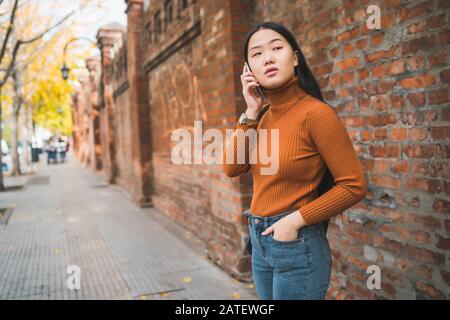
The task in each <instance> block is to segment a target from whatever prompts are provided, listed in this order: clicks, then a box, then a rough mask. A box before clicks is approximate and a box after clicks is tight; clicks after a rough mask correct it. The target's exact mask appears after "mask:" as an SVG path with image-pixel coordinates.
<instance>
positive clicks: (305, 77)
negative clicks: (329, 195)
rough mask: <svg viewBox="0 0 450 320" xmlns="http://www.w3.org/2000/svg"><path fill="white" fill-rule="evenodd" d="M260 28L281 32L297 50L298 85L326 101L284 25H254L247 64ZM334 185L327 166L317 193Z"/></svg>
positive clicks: (246, 42) (248, 34)
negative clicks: (253, 40)
mask: <svg viewBox="0 0 450 320" xmlns="http://www.w3.org/2000/svg"><path fill="white" fill-rule="evenodd" d="M260 29H272V30H274V31H276V32H278V33H279V34H281V35H282V36H283V37H284V38H285V39H286V40H287V42H288V43H289V45H290V46H291V48H292V50H293V51H294V52H295V54H296V56H297V61H298V64H297V66H296V67H294V72H295V75H297V77H298V85H299V86H300V88H301V89H303V91H305V92H306V93H307V94H309V95H310V96H312V97H314V98H316V99H318V100H320V101H322V102H325V101H324V99H323V96H322V91H321V90H320V87H319V84H318V83H317V81H316V79H315V78H314V75H313V74H312V72H311V70H310V69H309V67H308V64H307V63H306V59H305V56H304V55H303V52H302V49H300V45H299V44H298V42H297V40H296V39H295V37H294V35H293V34H292V33H291V32H290V31H289V30H288V29H287V28H286V27H284V26H283V25H281V24H279V23H276V22H272V21H267V22H263V23H260V24H257V25H256V26H254V27H253V28H252V29H250V31H249V32H248V33H247V35H246V36H245V40H244V48H243V56H244V60H245V62H247V65H249V66H250V64H249V63H248V52H247V51H248V43H249V41H250V38H251V36H252V35H253V34H254V33H255V32H257V31H258V30H260ZM267 110H268V106H266V107H264V108H263V109H262V110H261V112H260V113H259V114H258V120H260V119H261V117H262V116H263V114H264V113H265V112H266V111H267ZM333 185H334V178H333V176H332V175H331V172H330V170H329V169H328V167H327V170H326V171H325V175H324V177H323V179H322V181H321V183H320V184H319V186H318V188H317V193H318V195H319V196H321V195H322V194H324V193H325V192H327V191H328V190H329V189H331V188H332V187H333ZM328 222H329V220H327V221H326V223H325V232H326V229H327V227H328Z"/></svg>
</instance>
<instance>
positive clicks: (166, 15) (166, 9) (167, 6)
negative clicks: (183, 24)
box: [164, 0, 173, 28]
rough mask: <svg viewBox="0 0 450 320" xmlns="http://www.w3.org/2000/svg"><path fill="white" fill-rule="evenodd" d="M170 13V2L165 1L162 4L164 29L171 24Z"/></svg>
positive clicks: (171, 9)
mask: <svg viewBox="0 0 450 320" xmlns="http://www.w3.org/2000/svg"><path fill="white" fill-rule="evenodd" d="M172 12H173V4H172V0H167V1H166V2H165V3H164V21H165V25H166V28H167V25H168V24H169V23H171V22H172V20H173V16H172Z"/></svg>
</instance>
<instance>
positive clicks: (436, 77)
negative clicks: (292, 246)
mask: <svg viewBox="0 0 450 320" xmlns="http://www.w3.org/2000/svg"><path fill="white" fill-rule="evenodd" d="M188 3H189V6H188V8H187V9H186V10H184V11H181V12H177V10H174V15H173V21H172V22H171V23H169V24H168V25H167V26H166V24H165V22H164V7H163V6H164V1H152V2H151V6H150V7H149V9H148V10H147V11H146V12H145V13H144V14H143V15H140V14H139V12H138V11H137V8H138V9H140V8H141V5H142V1H140V0H133V1H129V5H130V4H131V5H132V6H133V7H132V8H133V10H132V11H130V9H129V12H128V17H129V23H131V24H132V28H131V27H130V25H129V27H128V31H129V33H128V37H129V38H128V41H127V48H129V49H131V50H134V52H133V53H130V50H129V53H128V60H127V61H128V63H129V64H130V65H131V66H132V67H131V70H130V69H129V70H128V80H129V84H130V86H131V85H132V84H134V85H135V87H132V88H134V89H133V90H131V89H130V90H129V91H127V92H123V93H122V95H118V96H117V97H116V100H115V104H116V106H118V105H121V106H126V100H127V98H126V96H125V95H128V94H129V99H128V100H129V101H130V105H129V107H128V108H126V109H127V111H125V110H122V109H118V110H116V111H117V112H116V119H117V118H118V117H122V116H123V117H125V118H128V116H127V113H126V112H128V111H130V113H131V115H132V116H131V119H132V120H131V122H130V123H131V127H132V128H133V131H132V133H129V132H128V131H127V130H126V129H123V128H122V129H120V126H121V125H118V126H117V129H116V130H117V131H116V137H115V138H114V139H115V140H114V141H115V144H117V145H118V147H117V148H118V149H117V150H125V147H124V144H125V143H126V142H125V141H126V140H127V139H128V138H127V137H126V135H127V134H128V135H131V136H132V137H138V140H139V141H140V143H141V144H140V146H138V148H137V149H134V151H132V154H133V157H135V156H136V154H138V155H139V157H138V158H139V159H140V160H139V161H140V162H139V161H138V162H137V164H138V165H137V166H136V162H135V160H133V163H134V165H135V168H136V167H139V166H140V167H143V168H144V169H145V170H143V171H141V174H142V177H143V178H142V179H143V180H142V181H144V180H145V179H146V180H145V181H144V182H139V185H140V187H138V188H137V189H136V187H135V189H134V190H137V191H134V192H142V190H143V189H142V185H145V186H146V190H147V191H148V192H150V194H152V195H153V196H152V198H151V202H152V203H153V204H154V206H155V207H157V208H159V209H161V210H162V211H163V212H165V213H166V214H167V215H169V216H170V217H172V218H173V219H174V220H176V221H177V222H178V223H180V224H181V225H183V226H184V227H185V228H187V229H188V230H190V231H192V232H195V234H196V235H197V236H199V237H200V238H201V239H203V241H205V243H206V244H207V248H208V255H209V256H210V257H211V259H212V260H213V261H215V262H216V263H217V264H218V265H220V266H221V267H222V268H223V269H224V270H226V271H227V272H229V273H231V274H233V275H234V276H236V277H238V278H242V279H248V278H249V276H250V257H249V256H247V255H245V252H244V243H245V239H246V237H247V226H246V223H245V220H244V219H243V216H242V212H243V211H244V210H245V209H246V208H248V207H249V204H250V200H251V194H252V185H251V183H252V179H251V176H250V174H247V175H245V176H241V177H237V178H228V177H226V176H225V175H224V174H223V172H222V171H221V167H220V166H218V165H204V164H192V165H186V164H185V165H175V164H173V163H172V162H171V158H170V155H171V154H170V152H171V146H172V145H173V144H172V143H171V141H170V135H171V132H172V131H173V130H174V129H177V128H188V129H190V130H192V129H193V125H194V120H203V131H204V130H206V129H207V128H212V127H214V128H221V129H223V130H224V129H225V128H232V127H234V125H235V122H236V120H237V117H238V115H239V114H240V113H241V112H242V111H244V110H245V102H244V100H243V97H242V88H241V84H240V78H239V75H240V73H241V71H242V62H243V60H242V57H241V47H242V41H243V37H244V35H245V33H246V32H247V31H248V30H249V29H250V27H251V25H252V24H255V23H259V22H262V21H267V20H272V21H277V22H281V23H283V24H284V25H285V26H286V27H287V28H288V29H290V30H291V31H292V32H293V33H294V34H295V35H296V37H297V40H298V41H299V43H300V45H301V47H302V50H303V52H304V53H305V56H306V58H307V61H308V63H309V65H310V67H311V69H312V70H313V73H314V74H315V76H316V77H317V79H318V80H319V82H320V85H321V88H322V90H323V92H324V95H325V98H326V101H327V102H328V103H329V104H330V105H332V106H333V107H335V108H336V109H337V111H338V113H339V115H340V117H341V119H342V121H343V123H344V124H345V126H346V128H347V131H348V133H349V135H350V137H351V138H352V140H353V142H354V146H355V150H356V151H357V153H358V155H359V157H360V159H361V162H362V164H363V166H364V168H365V169H366V175H367V178H368V181H369V183H370V187H369V194H368V196H367V197H366V199H364V201H362V202H361V203H359V204H357V205H355V206H354V207H352V208H350V209H349V210H347V211H346V212H345V213H343V214H341V215H339V216H337V217H335V218H334V219H333V221H332V222H333V223H332V224H331V225H330V229H329V233H328V234H329V239H330V243H331V247H332V251H333V258H334V259H333V274H332V283H331V288H330V290H329V294H328V297H329V298H335V299H354V298H369V299H372V298H380V299H381V298H388V299H400V298H408V299H422V298H434V299H436V298H448V297H449V285H450V271H449V243H450V241H449V237H448V231H449V228H450V222H449V221H450V220H449V218H448V213H449V207H450V206H449V199H450V197H449V190H450V188H449V185H450V183H449V176H450V173H449V166H448V160H447V159H448V157H449V154H450V146H449V144H448V139H449V129H448V122H449V104H448V98H449V92H448V82H449V78H450V76H449V74H450V68H449V67H448V62H449V61H448V60H449V39H450V36H449V23H450V22H449V19H450V17H449V8H448V6H449V5H448V3H449V2H448V1H443V0H435V1H409V2H401V1H395V0H390V1H388V0H386V1H377V3H374V4H377V5H379V7H380V9H381V15H382V17H381V29H380V30H369V29H368V28H367V26H366V20H367V18H368V16H369V14H368V13H366V8H367V6H368V5H369V4H371V3H369V2H368V1H343V2H340V3H337V2H334V1H322V2H318V1H311V0H309V1H307V0H298V1H295V2H292V1H291V2H284V1H237V0H227V1H207V0H203V1H202V0H200V1H199V0H197V1H196V3H195V4H194V3H193V2H192V1H188ZM174 7H175V8H177V7H178V1H174ZM157 10H161V31H160V33H159V34H158V35H156V34H155V24H154V14H155V13H156V12H157ZM136 21H139V23H137V22H136ZM133 22H134V24H133ZM130 30H132V31H130ZM138 31H141V32H140V33H139V32H138ZM130 32H131V33H133V34H134V35H133V37H130ZM137 34H142V35H144V37H141V38H140V37H137V36H136V35H137ZM139 41H144V44H143V45H142V46H140V43H139ZM139 52H141V55H139ZM136 57H137V58H136ZM140 72H143V73H144V75H145V77H143V76H142V74H141V73H140ZM130 79H134V80H133V81H130ZM143 84H145V86H144V88H147V90H140V88H142V85H143ZM130 88H131V87H130ZM131 92H133V93H132V94H131ZM143 99H145V101H142V100H143ZM133 108H135V109H133ZM146 108H148V109H146ZM128 109H129V110H128ZM146 110H147V112H148V114H145V112H146ZM122 112H123V113H122ZM136 115H141V117H140V119H141V120H142V121H143V122H138V121H136ZM142 115H144V116H142ZM133 117H134V118H133ZM133 119H135V120H133ZM121 121H124V123H125V121H126V120H125V119H122V120H121ZM145 121H148V123H146V122H145ZM136 124H137V126H136ZM102 126H103V128H106V127H107V123H104V124H102ZM124 126H125V124H124ZM136 128H137V129H136ZM105 134H106V133H105ZM105 139H106V138H105ZM132 140H134V139H132ZM145 143H147V144H146V145H145ZM126 152H129V151H126ZM126 152H124V151H123V159H121V160H118V163H119V167H120V168H121V167H123V166H124V164H123V163H124V161H126V158H125V154H127V153H126ZM150 155H151V157H150ZM117 159H120V157H119V158H117ZM133 159H135V158H133ZM143 159H144V160H143ZM139 163H140V165H139ZM119 172H120V170H119ZM135 172H137V171H136V169H135ZM141 194H142V193H141ZM144 194H145V193H144ZM147 194H148V193H147ZM369 265H377V266H379V267H380V269H381V289H379V290H377V289H374V290H369V289H368V288H367V285H366V280H367V278H368V276H369V275H368V274H367V273H366V269H367V267H368V266H369Z"/></svg>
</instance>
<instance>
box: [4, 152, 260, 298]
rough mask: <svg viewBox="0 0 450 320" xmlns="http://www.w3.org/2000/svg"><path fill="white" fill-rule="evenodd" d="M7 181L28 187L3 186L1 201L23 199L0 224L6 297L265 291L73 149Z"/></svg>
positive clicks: (192, 295) (197, 295)
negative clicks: (231, 271) (221, 264)
mask: <svg viewBox="0 0 450 320" xmlns="http://www.w3.org/2000/svg"><path fill="white" fill-rule="evenodd" d="M6 184H7V185H22V184H23V185H24V187H23V188H22V189H15V190H11V191H7V192H3V193H0V208H1V207H5V206H6V207H8V206H15V210H14V212H13V213H12V215H11V217H10V219H9V221H8V223H7V224H6V225H0V299H200V300H201V299H257V296H256V293H255V289H254V286H253V284H247V283H242V282H239V281H237V280H235V279H233V278H232V277H230V276H229V275H228V274H226V273H225V272H223V271H222V270H221V269H220V268H218V267H217V266H216V265H214V264H213V263H212V262H210V261H209V260H207V259H206V256H205V255H204V248H203V247H202V246H203V244H202V242H201V241H200V240H198V239H196V238H195V236H194V235H193V234H190V233H189V232H187V231H186V230H185V229H182V228H181V227H180V226H178V225H176V224H175V223H174V222H172V221H171V220H170V219H168V218H167V217H166V216H164V215H163V214H162V213H161V212H159V211H157V210H156V209H154V208H148V209H140V208H137V207H136V206H135V205H133V204H132V203H131V202H130V201H129V200H128V198H127V197H126V196H125V194H124V193H123V191H122V190H121V189H120V188H118V187H117V186H108V185H107V184H105V182H104V181H103V180H102V179H101V178H100V177H99V176H98V175H97V174H95V173H93V172H91V171H90V170H89V169H87V168H85V167H83V166H81V165H80V164H79V163H77V162H76V161H74V160H72V159H71V158H70V157H69V161H68V162H67V163H65V164H52V165H46V164H45V163H44V161H42V162H41V163H39V164H38V166H37V173H36V174H34V175H29V176H21V177H17V178H13V177H9V178H6ZM71 265H74V266H75V267H74V268H75V270H76V268H77V267H79V268H80V269H79V270H80V271H81V273H80V277H79V279H80V284H81V289H79V290H76V289H69V287H68V285H67V282H68V278H69V277H71V276H74V275H75V273H73V272H74V271H73V270H69V272H68V270H67V268H68V267H69V266H71ZM72 280H73V277H72ZM70 283H72V284H74V283H76V282H74V281H70Z"/></svg>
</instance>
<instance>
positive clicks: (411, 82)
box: [400, 74, 436, 89]
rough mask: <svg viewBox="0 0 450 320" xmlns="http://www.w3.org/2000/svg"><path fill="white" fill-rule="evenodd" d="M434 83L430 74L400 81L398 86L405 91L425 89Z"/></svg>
mask: <svg viewBox="0 0 450 320" xmlns="http://www.w3.org/2000/svg"><path fill="white" fill-rule="evenodd" d="M435 82H436V78H435V77H434V76H433V75H432V74H422V75H418V76H412V77H406V78H404V79H402V80H400V86H401V87H402V88H405V89H414V88H425V87H428V86H431V85H433V84H434V83H435Z"/></svg>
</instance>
